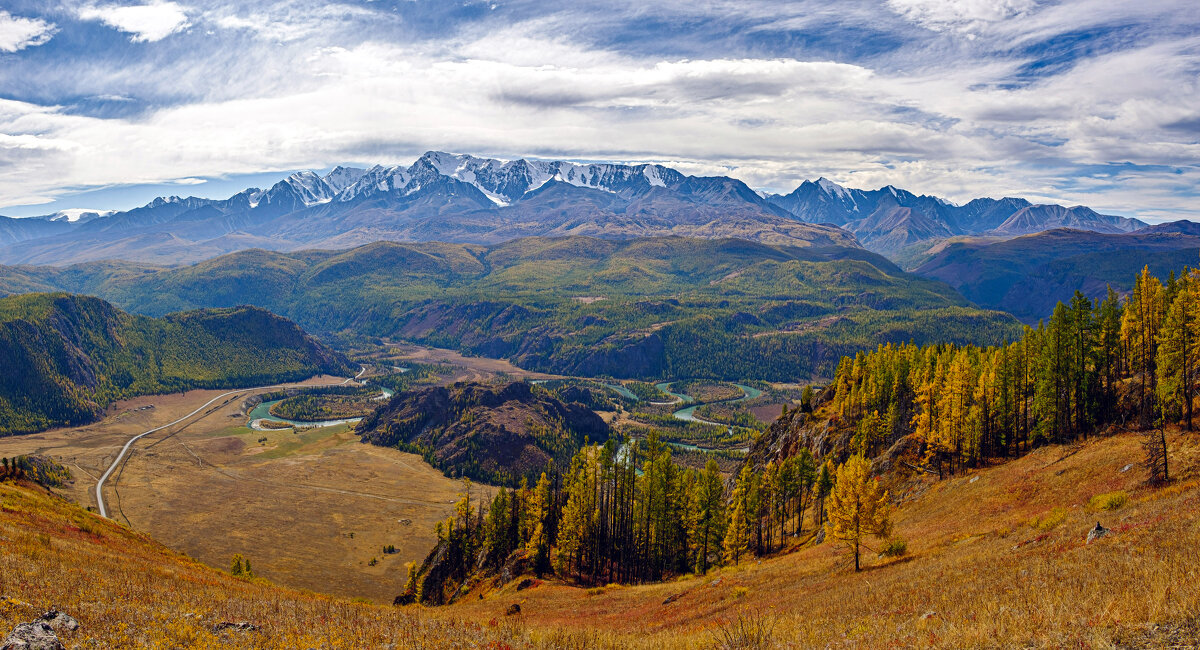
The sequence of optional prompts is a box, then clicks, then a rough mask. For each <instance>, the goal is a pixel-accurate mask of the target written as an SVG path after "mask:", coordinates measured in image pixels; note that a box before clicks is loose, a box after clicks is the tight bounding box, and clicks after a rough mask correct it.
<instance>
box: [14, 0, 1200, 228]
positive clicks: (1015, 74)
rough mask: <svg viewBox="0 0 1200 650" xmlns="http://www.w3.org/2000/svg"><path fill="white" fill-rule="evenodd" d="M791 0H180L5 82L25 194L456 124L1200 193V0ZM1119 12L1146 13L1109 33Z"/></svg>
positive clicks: (509, 138) (902, 182)
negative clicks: (1050, 53)
mask: <svg viewBox="0 0 1200 650" xmlns="http://www.w3.org/2000/svg"><path fill="white" fill-rule="evenodd" d="M784 4H786V6H782V5H781V4H780V3H778V2H776V1H774V0H740V1H737V2H735V1H734V0H701V1H699V2H697V1H696V0H664V2H662V3H656V4H655V5H654V7H653V8H649V5H646V4H645V3H644V2H638V1H636V0H614V1H611V2H600V1H599V0H579V1H578V2H572V3H565V4H564V3H560V4H558V5H546V4H545V3H541V2H533V1H532V0H510V1H509V2H505V3H497V4H495V5H492V6H487V7H484V6H483V5H477V4H474V3H462V2H454V3H445V2H441V3H439V2H414V3H402V4H399V5H395V4H392V5H386V4H385V3H378V4H374V5H369V8H366V7H363V6H359V7H357V8H354V7H348V6H345V5H340V4H333V3H324V2H319V1H317V0H264V2H261V3H257V4H255V5H253V6H252V7H248V6H246V5H244V4H235V3H231V2H228V1H227V0H209V1H207V2H205V3H200V2H195V1H194V0H193V2H191V3H189V6H188V7H183V6H179V5H172V6H174V7H176V8H177V12H178V13H177V15H175V16H174V18H173V19H171V20H165V21H163V24H164V25H171V26H170V27H164V28H163V29H162V30H160V31H159V32H156V33H155V34H153V35H154V36H159V37H160V38H165V36H166V35H167V34H169V33H171V31H170V30H174V29H184V28H185V27H179V25H181V24H182V25H186V24H187V23H192V24H194V25H196V26H198V27H200V28H202V29H205V30H206V36H205V38H204V39H195V38H187V39H184V38H177V39H167V40H166V41H165V42H163V43H162V44H161V45H160V46H158V47H155V48H144V47H136V46H131V45H129V44H128V43H117V44H116V46H115V47H111V48H106V49H105V50H103V51H92V50H83V51H80V52H77V53H72V52H66V53H61V52H59V51H58V50H56V54H55V56H56V57H59V58H57V59H56V60H54V61H53V62H51V63H46V62H44V61H42V60H41V59H39V58H36V57H26V58H27V59H28V61H26V60H24V59H23V58H22V57H9V58H10V59H14V60H13V65H12V66H10V67H7V68H0V87H4V88H6V91H7V92H8V93H9V94H8V95H7V96H8V97H10V98H13V99H18V100H20V101H8V102H6V101H5V100H0V134H3V137H0V167H2V168H3V174H0V206H4V205H15V204H17V202H18V201H19V199H20V198H21V197H29V196H50V195H62V194H69V193H70V192H72V191H78V188H89V187H106V186H114V185H122V186H126V185H128V184H145V185H162V184H171V183H175V184H178V183H182V182H187V181H189V179H205V178H208V179H212V178H230V177H239V175H244V174H261V173H264V172H276V171H282V170H294V169H298V168H323V167H329V166H331V165H333V164H338V163H360V164H374V163H382V164H389V163H404V162H410V161H411V160H412V159H413V158H415V157H416V156H417V155H419V154H420V153H421V152H423V151H424V150H427V149H441V150H450V151H458V152H466V153H474V154H478V155H490V156H495V157H501V158H513V157H519V156H532V157H542V158H568V159H574V160H612V161H615V162H662V163H666V164H671V165H672V166H676V167H678V168H680V169H683V170H685V171H688V172H691V173H705V174H728V175H733V176H735V177H738V178H741V179H743V180H745V181H747V182H748V183H750V184H751V185H752V186H754V187H757V188H763V189H768V190H772V191H790V190H791V189H792V188H794V187H795V186H796V185H797V184H798V183H799V182H800V181H802V180H804V179H811V178H816V177H818V176H827V177H830V178H833V179H835V180H838V181H841V182H845V183H848V184H850V185H852V186H857V187H868V188H872V187H879V186H882V185H886V184H894V185H898V186H901V187H907V188H908V189H912V190H914V191H917V192H921V193H931V194H938V195H941V196H945V197H946V198H949V199H951V200H956V201H963V200H966V199H969V198H972V197H975V196H979V195H991V196H1002V195H1025V196H1027V197H1028V198H1030V199H1031V200H1038V201H1054V202H1062V203H1069V204H1077V203H1083V204H1088V205H1092V206H1093V207H1096V208H1097V209H1102V210H1108V211H1114V212H1118V213H1125V214H1130V215H1137V214H1146V215H1154V216H1157V215H1165V214H1171V213H1176V214H1178V213H1180V212H1182V211H1187V210H1192V209H1191V208H1189V207H1188V206H1190V205H1192V204H1194V198H1195V197H1194V193H1193V194H1191V195H1190V194H1187V192H1188V190H1187V188H1188V187H1196V186H1198V185H1197V183H1200V166H1198V165H1197V164H1196V163H1195V162H1194V161H1195V160H1200V143H1197V138H1196V124H1197V117H1196V116H1197V113H1196V110H1195V106H1196V105H1197V104H1198V103H1200V85H1198V84H1197V83H1196V79H1197V74H1198V72H1200V35H1198V34H1200V31H1197V30H1196V28H1195V24H1196V22H1197V19H1196V18H1195V17H1192V13H1193V12H1192V11H1191V9H1190V5H1188V3H1187V2H1183V1H1177V0H1157V2H1155V3H1151V4H1153V5H1154V8H1153V11H1151V10H1150V8H1147V9H1146V15H1145V16H1139V14H1138V10H1137V9H1127V8H1122V7H1119V6H1116V5H1121V4H1122V3H1111V2H1110V0H1077V1H1076V2H1073V3H1060V4H1043V5H1035V4H1034V3H1033V2H1032V0H1028V1H1026V0H1008V1H1007V2H1005V1H1004V0H1001V1H1000V2H999V3H986V4H985V3H983V2H975V1H971V0H959V1H955V2H950V1H948V0H947V1H942V2H934V1H933V0H891V2H890V3H889V4H888V5H885V6H880V4H879V3H877V2H874V1H868V0H840V1H839V3H838V4H837V5H836V9H831V8H830V5H829V4H828V3H821V2H813V1H810V0H798V1H797V2H795V3H784ZM145 6H146V7H161V6H163V5H162V4H161V3H160V4H158V5H145ZM193 7H194V8H193ZM1080 7H1082V9H1081V8H1080ZM91 9H92V10H94V11H97V12H98V11H101V10H100V9H96V6H95V5H92V6H91ZM897 14H898V15H899V16H903V18H904V19H901V18H898V17H897ZM1151 18H1152V19H1151ZM95 19H97V20H104V19H103V18H99V17H98V14H97V17H96V18H95ZM1189 21H1190V22H1189ZM106 22H108V21H106ZM109 24H113V23H111V22H110V23H109ZM831 25H832V27H831ZM1106 25H1129V26H1130V29H1129V30H1128V32H1123V33H1127V34H1128V35H1129V36H1128V38H1123V39H1122V40H1121V42H1120V43H1119V46H1112V47H1109V46H1108V44H1107V42H1106V45H1105V47H1093V46H1091V45H1090V44H1089V42H1087V40H1086V39H1087V38H1089V37H1088V34H1091V33H1093V32H1094V33H1096V34H1103V33H1105V32H1104V26H1106ZM756 26H757V28H756ZM119 28H120V27H119ZM121 29H123V28H121ZM207 30H211V33H207ZM123 31H128V32H129V33H131V34H134V38H133V39H131V40H138V38H139V36H140V35H141V34H142V33H143V32H135V31H134V30H132V29H128V30H126V29H123ZM145 34H147V38H145V39H143V40H152V39H150V38H149V36H150V34H149V32H145ZM160 34H161V35H160ZM830 34H833V35H832V36H831V35H830ZM854 34H860V35H862V38H861V39H860V40H863V41H866V40H872V39H875V40H880V41H884V42H886V43H887V47H863V46H862V45H861V43H856V42H852V40H853V39H852V37H853V35H854ZM1064 34H1066V35H1072V38H1074V39H1076V40H1073V41H1072V43H1076V41H1078V44H1079V47H1078V48H1072V49H1071V61H1070V65H1065V66H1061V67H1056V68H1054V69H1048V70H1046V71H1045V73H1044V74H1038V75H1033V76H1030V77H1028V78H1022V79H1020V83H1014V80H1015V79H1018V78H1019V77H1020V75H1021V71H1022V70H1024V69H1026V68H1028V67H1029V66H1031V65H1036V64H1037V62H1038V61H1040V60H1041V59H1043V58H1045V56H1046V54H1045V52H1046V47H1045V46H1044V44H1045V43H1046V42H1048V41H1052V40H1053V39H1062V38H1063V35H1064ZM648 35H652V36H653V38H651V37H650V36H648ZM964 35H968V36H974V38H963V36H964ZM1099 38H1102V37H1099ZM1080 39H1082V40H1080ZM62 41H63V42H64V43H65V42H67V39H62ZM843 41H845V42H844V43H843ZM813 43H816V44H817V45H816V47H815V49H814V47H812V46H811V44H813ZM701 46H702V47H701ZM73 54H74V55H73ZM7 62H8V61H7V60H6V63H7ZM28 80H37V83H32V82H30V81H28ZM47 89H52V92H48V91H47ZM22 93H23V94H22ZM81 97H83V98H93V99H96V100H97V101H89V102H84V101H80V99H79V98H81ZM99 98H105V101H103V102H101V101H98V100H99ZM122 98H128V99H129V100H130V101H123V99H122ZM114 103H118V104H121V105H128V106H129V110H115V109H114V108H113V104H114ZM97 161H103V163H98V162H97ZM1126 163H1128V164H1127V165H1126ZM1113 169H1120V170H1121V171H1120V174H1113V173H1112V170H1113ZM1106 170H1107V171H1106ZM259 180H261V179H259ZM259 180H256V181H255V182H259ZM209 187H211V185H207V186H205V187H202V188H199V190H198V191H205V190H207V189H208V188H209ZM70 188H73V189H70ZM222 191H223V190H222ZM88 205H92V203H88ZM108 207H130V206H128V205H115V204H114V205H112V206H108ZM1173 211H1174V212H1173ZM1193 213H1195V210H1192V211H1191V212H1188V214H1193Z"/></svg>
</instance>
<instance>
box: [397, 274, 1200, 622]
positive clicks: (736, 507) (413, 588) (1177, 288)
mask: <svg viewBox="0 0 1200 650" xmlns="http://www.w3.org/2000/svg"><path fill="white" fill-rule="evenodd" d="M1198 342H1200V274H1197V273H1195V272H1192V271H1190V270H1186V269H1185V270H1184V272H1183V274H1182V275H1181V276H1180V278H1179V279H1177V280H1172V281H1171V282H1169V283H1167V284H1165V285H1164V284H1163V283H1162V282H1160V281H1159V280H1158V279H1156V278H1155V277H1153V276H1152V275H1150V273H1149V270H1148V269H1146V270H1143V272H1142V273H1141V274H1140V275H1139V276H1138V278H1137V280H1136V282H1135V286H1134V291H1133V294H1132V295H1131V296H1130V298H1129V299H1128V300H1121V299H1120V298H1119V297H1118V296H1117V295H1116V294H1115V293H1111V292H1110V293H1109V295H1108V297H1107V298H1106V299H1105V300H1104V301H1102V302H1101V303H1099V304H1092V303H1091V301H1089V300H1088V299H1086V298H1085V297H1083V296H1082V295H1077V296H1076V297H1075V299H1074V300H1072V302H1071V304H1069V305H1066V304H1059V305H1058V307H1057V308H1056V309H1055V311H1054V313H1053V315H1052V317H1051V318H1050V319H1049V321H1048V322H1047V324H1046V325H1044V326H1039V327H1038V328H1036V329H1034V328H1028V327H1027V328H1026V329H1025V333H1024V336H1023V337H1021V338H1020V340H1018V341H1017V342H1015V343H1011V344H1007V345H1003V346H994V347H977V346H969V345H968V346H955V345H950V344H936V345H928V346H919V345H914V344H898V345H893V344H884V345H881V346H879V348H878V349H877V350H876V351H875V352H871V353H859V354H858V355H856V356H854V357H846V358H843V359H842V361H841V363H840V364H839V367H838V371H837V374H836V379H835V381H834V383H833V384H832V385H831V386H830V387H829V388H828V389H826V390H825V391H823V392H822V394H821V395H820V397H819V398H818V399H815V400H805V404H804V405H803V406H802V407H801V408H800V409H795V410H791V411H789V410H788V409H787V408H785V409H784V411H783V415H782V417H781V418H780V419H779V420H778V421H776V422H775V424H774V425H772V427H771V429H770V430H769V431H768V432H766V433H765V434H764V435H763V436H762V437H760V438H759V439H758V440H757V441H756V442H755V444H754V446H753V448H752V450H751V452H750V454H749V456H748V457H747V459H746V462H745V463H744V464H743V465H742V467H741V470H740V472H738V473H737V475H736V477H730V479H729V480H728V487H729V488H730V489H728V490H727V489H726V484H725V482H724V480H723V478H722V477H721V476H720V473H719V471H718V468H717V465H716V463H715V462H714V461H710V462H709V464H708V467H707V468H706V469H705V470H704V471H701V472H697V471H695V470H692V469H684V468H682V467H680V466H679V465H678V464H677V463H675V462H674V461H673V460H672V458H671V449H670V447H669V446H667V445H663V444H661V443H660V442H659V441H658V439H657V436H656V435H654V434H651V435H650V436H649V438H648V439H647V440H646V441H645V444H644V446H643V445H641V444H639V442H636V441H635V442H632V443H628V444H627V446H625V447H624V448H622V447H619V446H618V444H617V443H616V442H609V443H608V444H607V445H604V446H603V447H591V448H585V449H582V450H580V451H579V453H577V454H576V456H575V458H574V459H573V461H572V463H571V466H570V469H569V470H568V471H566V472H563V473H561V474H554V473H552V474H550V475H543V476H542V477H541V480H540V481H539V482H538V483H537V485H536V486H534V487H529V486H523V487H522V489H521V490H517V491H512V492H504V491H502V492H500V493H499V494H497V495H496V497H495V500H494V501H493V503H492V504H491V506H490V508H489V510H488V514H487V517H486V518H483V519H478V518H473V517H471V516H467V515H469V514H470V512H471V511H470V510H465V511H464V512H465V513H467V514H466V515H464V516H463V517H461V518H460V519H458V520H456V521H452V522H448V523H447V524H446V525H445V526H443V528H442V535H441V537H442V545H441V547H439V549H438V550H437V552H436V553H435V554H431V556H430V560H429V561H428V562H427V563H426V565H425V566H424V567H422V568H421V569H420V570H419V571H417V572H415V573H414V576H413V579H412V581H411V583H410V589H409V596H411V597H412V598H414V599H420V600H423V601H426V602H436V603H441V602H444V601H445V600H447V599H450V598H453V596H454V594H455V593H457V592H456V590H457V586H458V584H459V583H462V582H463V581H467V580H468V579H470V578H471V575H472V572H473V571H475V570H476V569H477V567H476V566H475V565H474V564H472V563H470V562H466V559H467V558H475V557H476V555H475V554H476V553H479V554H480V555H481V556H483V557H486V558H488V560H487V564H486V566H485V567H484V568H485V570H487V569H489V568H490V570H491V571H493V572H499V571H501V570H502V568H503V567H505V566H507V564H506V562H509V561H510V560H509V557H510V555H511V554H512V553H514V552H519V553H522V554H524V555H525V556H526V558H527V559H528V561H529V562H530V563H531V564H532V566H533V568H534V569H535V570H536V571H538V572H543V573H549V572H554V573H556V574H557V575H558V576H559V577H561V578H566V579H571V580H577V581H580V582H583V583H584V584H607V583H610V582H645V581H655V580H660V579H662V578H664V577H667V576H672V575H682V574H686V573H691V572H699V573H703V572H705V571H707V570H708V569H709V568H710V567H712V566H718V565H722V564H737V563H738V562H740V561H741V560H742V559H744V558H746V557H748V556H763V555H768V554H771V553H773V552H775V551H777V550H779V549H782V548H786V547H787V546H788V545H789V544H792V543H794V540H795V539H796V538H797V536H799V535H801V534H802V533H803V531H804V530H805V529H806V525H807V524H811V525H808V530H810V531H811V530H814V529H816V528H820V526H821V524H822V523H823V522H825V521H826V520H828V521H829V522H830V523H829V525H828V526H826V527H825V531H827V532H828V533H829V534H830V535H834V536H835V537H837V538H838V539H840V540H842V541H847V540H850V539H853V540H854V541H853V548H854V549H855V566H856V567H857V565H858V557H857V555H858V552H857V549H858V546H859V544H860V543H862V542H863V541H864V540H865V539H866V536H865V531H867V530H868V528H870V529H871V530H872V531H873V533H874V534H876V535H878V536H879V537H880V538H882V539H883V540H884V541H882V542H880V545H879V547H880V549H881V550H880V555H881V556H884V557H886V556H888V555H889V554H891V553H895V554H902V553H903V552H904V548H905V546H906V544H907V542H906V541H904V540H902V539H898V538H890V539H889V533H890V527H889V525H888V520H887V509H886V507H885V506H884V503H885V502H886V501H887V498H888V497H887V496H886V494H884V493H883V492H882V491H881V490H882V488H883V486H890V487H893V488H897V489H899V490H907V489H910V488H912V486H913V485H914V483H913V481H914V480H917V479H919V478H920V477H921V476H922V475H924V474H934V475H937V476H938V477H939V478H942V477H947V476H952V475H954V474H956V473H959V472H961V471H963V470H965V469H967V468H975V467H980V466H983V465H985V464H987V463H988V462H989V461H994V460H997V459H1002V458H1013V457H1016V456H1019V455H1021V454H1024V453H1026V452H1028V451H1030V450H1032V449H1034V448H1037V447H1041V446H1045V445H1047V444H1051V443H1066V442H1072V441H1075V440H1078V439H1080V438H1083V439H1086V438H1087V437H1088V436H1089V435H1093V434H1095V433H1096V432H1098V431H1100V430H1101V429H1103V428H1104V427H1106V426H1108V425H1110V424H1114V423H1115V424H1121V425H1132V426H1134V427H1139V428H1141V429H1142V430H1144V432H1145V433H1144V434H1143V443H1142V452H1143V457H1141V458H1130V459H1129V460H1130V461H1134V462H1138V463H1139V464H1140V465H1141V467H1142V468H1144V471H1145V472H1146V473H1147V475H1148V478H1149V479H1150V480H1149V482H1150V484H1152V485H1158V484H1162V483H1164V482H1166V481H1167V480H1168V479H1169V477H1170V459H1169V457H1168V449H1167V443H1166V434H1165V432H1164V430H1163V426H1164V425H1165V424H1174V423H1177V422H1180V421H1182V423H1183V426H1184V427H1185V428H1186V429H1187V430H1189V431H1190V430H1192V428H1193V406H1194V402H1195V400H1196V397H1197V395H1196V393H1197V388H1198V384H1200V343H1198ZM1132 466H1133V462H1131V463H1130V465H1129V467H1132ZM1127 469H1128V468H1127ZM873 475H875V476H879V477H880V478H879V480H878V481H873V480H872V476H873ZM845 499H849V501H851V502H854V503H859V504H869V503H875V504H878V509H877V510H876V511H875V512H873V514H872V515H871V516H870V517H868V516H865V515H862V514H861V512H860V513H859V514H856V515H855V516H856V519H855V521H854V522H852V524H851V525H850V527H851V528H854V531H853V532H849V533H848V532H847V529H846V528H845V527H844V526H841V525H840V524H839V518H840V517H843V516H845V512H844V511H843V508H844V507H845V506H844V504H845V503H846V501H844V500H845ZM809 513H811V515H810V514H809ZM859 526H861V527H862V528H861V530H859V528H858V527H859ZM871 526H873V528H871ZM455 558H459V559H460V560H463V561H462V562H461V563H459V564H456V563H455V562H456V560H455ZM431 576H432V577H431Z"/></svg>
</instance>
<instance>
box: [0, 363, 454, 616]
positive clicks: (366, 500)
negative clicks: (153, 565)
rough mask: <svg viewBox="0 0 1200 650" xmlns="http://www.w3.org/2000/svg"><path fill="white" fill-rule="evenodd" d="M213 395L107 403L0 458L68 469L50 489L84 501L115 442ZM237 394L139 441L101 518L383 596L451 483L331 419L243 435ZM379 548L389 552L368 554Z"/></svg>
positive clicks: (445, 501) (422, 539) (297, 583)
mask: <svg viewBox="0 0 1200 650" xmlns="http://www.w3.org/2000/svg"><path fill="white" fill-rule="evenodd" d="M343 381H344V379H342V378H332V377H327V378H314V379H313V380H311V381H308V382H304V383H303V384H301V385H304V386H321V385H330V384H334V385H340V384H341V383H342V382H343ZM217 394H219V391H189V392H187V393H184V394H175V395H166V396H148V397H142V398H136V399H133V400H128V401H122V402H118V403H116V404H114V405H113V407H112V408H111V409H110V411H111V414H110V415H109V416H108V417H106V418H105V419H104V420H102V421H100V422H97V423H94V424H91V425H88V426H87V427H82V428H69V429H55V430H51V431H47V432H43V433H38V434H31V435H27V436H17V437H7V438H0V456H4V457H10V458H11V457H16V456H19V455H27V454H41V455H47V456H50V457H54V458H57V459H59V460H60V462H62V463H63V464H64V465H66V466H67V467H68V468H69V469H70V470H71V471H72V473H73V474H74V476H75V480H74V482H73V483H72V484H71V485H70V486H69V487H68V488H67V489H65V490H64V494H65V495H66V496H68V497H69V498H70V499H71V500H72V501H75V502H76V503H80V504H83V505H90V506H94V505H95V504H96V501H95V494H94V491H93V489H94V487H95V484H96V480H97V478H98V477H99V476H100V474H101V473H102V472H104V470H105V469H106V468H107V467H108V465H109V464H110V463H111V461H112V459H113V458H114V457H115V455H116V452H117V450H118V449H119V448H120V446H121V445H123V444H124V443H125V441H126V440H127V439H128V438H129V437H132V436H133V435H136V434H137V433H140V432H141V431H143V430H146V429H148V428H152V427H155V426H160V425H162V424H165V423H167V422H171V421H173V420H175V419H177V418H179V417H182V416H183V415H186V414H187V413H189V412H190V411H192V410H193V409H195V408H196V407H197V406H200V405H202V404H204V403H205V402H207V401H208V400H210V399H212V397H214V396H216V395H217ZM248 396H249V394H239V395H236V396H230V397H228V398H225V399H222V400H220V401H218V402H217V403H215V404H214V405H213V406H212V407H210V408H209V409H206V410H205V411H204V412H203V413H201V414H199V415H197V416H196V417H194V418H191V419H188V420H187V421H186V422H183V423H181V424H180V425H177V426H174V427H170V428H167V429H165V430H163V431H161V432H159V433H155V434H151V435H149V436H147V437H146V438H143V439H142V440H141V441H139V442H138V443H137V445H136V446H134V447H133V451H132V453H131V454H130V455H129V456H128V458H127V459H126V461H125V462H124V463H123V464H122V465H121V466H120V467H119V469H118V471H117V472H116V473H115V474H114V476H113V478H112V479H111V480H110V487H109V488H108V489H107V490H106V501H107V502H108V507H109V510H110V516H111V517H113V518H114V519H115V520H116V521H119V522H122V523H124V524H126V525H128V526H131V527H132V528H134V529H136V530H139V531H143V532H146V533H148V534H149V535H151V536H152V537H154V538H155V539H156V540H159V541H161V542H163V543H165V544H167V545H168V546H170V547H172V548H174V549H177V550H179V551H182V552H184V553H187V555H188V556H190V557H193V558H196V559H197V560H199V561H201V562H204V563H206V564H208V565H209V566H213V567H219V568H225V567H227V566H228V565H229V562H230V559H231V558H232V557H233V555H234V554H235V553H240V554H242V555H244V556H245V557H247V558H248V559H250V560H251V561H252V563H253V566H254V568H255V571H256V573H257V574H258V575H261V576H263V577H265V578H268V579H270V580H271V581H273V582H276V583H279V584H283V585H287V586H291V587H296V588H302V589H309V590H313V591H321V592H326V593H336V594H340V595H343V596H346V597H364V598H368V599H371V600H374V601H376V602H381V603H382V602H391V599H392V598H394V597H395V595H396V593H398V592H399V590H400V587H401V585H402V583H403V576H404V564H405V563H406V562H414V561H420V560H422V559H424V556H425V553H426V552H428V549H429V547H430V546H431V545H432V544H433V541H434V538H433V525H434V523H435V522H437V521H439V520H441V519H443V518H444V517H445V516H447V515H448V514H449V513H450V512H451V511H452V508H453V502H454V501H455V500H456V497H457V494H458V492H459V491H460V490H461V484H460V483H459V482H458V481H455V480H452V479H448V478H446V477H444V476H443V475H442V474H441V472H438V471H436V470H434V469H433V468H431V467H429V466H428V465H427V464H426V463H425V462H424V461H422V460H421V458H420V457H419V456H414V455H412V454H405V453H401V452H398V451H396V450H390V449H382V448H378V447H373V446H370V445H364V444H361V443H360V442H359V440H358V436H356V435H354V434H353V433H352V431H351V430H350V428H349V427H347V426H345V425H343V426H334V427H322V428H316V429H309V430H303V431H297V432H294V431H293V430H291V429H283V430H277V431H270V432H262V431H254V430H251V429H249V428H248V427H247V426H246V424H247V419H246V418H247V415H246V413H245V410H244V409H243V408H242V403H243V401H244V400H245V398H246V397H248ZM148 407H150V408H148ZM213 531H220V533H219V534H213ZM298 540H303V542H302V543H298ZM387 545H394V546H395V548H396V551H395V553H394V554H384V553H383V552H382V551H381V549H382V548H383V547H384V546H387ZM373 558H374V559H375V560H376V561H377V564H375V565H369V564H368V563H369V562H370V561H371V560H372V559H373Z"/></svg>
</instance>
